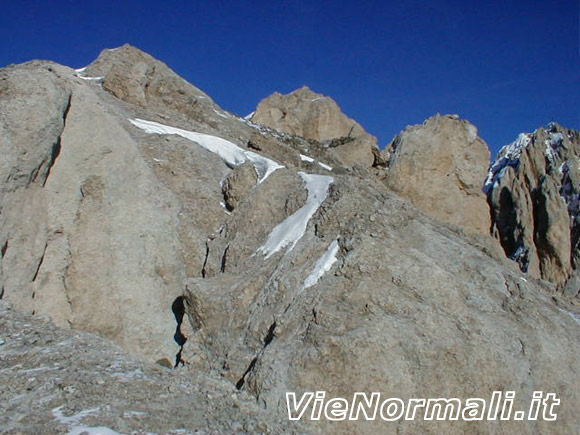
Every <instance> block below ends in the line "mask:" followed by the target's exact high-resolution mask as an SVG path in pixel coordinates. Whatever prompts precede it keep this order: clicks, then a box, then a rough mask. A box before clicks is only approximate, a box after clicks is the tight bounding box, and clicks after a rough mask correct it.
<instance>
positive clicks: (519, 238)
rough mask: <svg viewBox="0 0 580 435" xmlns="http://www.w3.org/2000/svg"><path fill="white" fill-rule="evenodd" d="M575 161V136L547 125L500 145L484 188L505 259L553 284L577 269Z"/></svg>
mask: <svg viewBox="0 0 580 435" xmlns="http://www.w3.org/2000/svg"><path fill="white" fill-rule="evenodd" d="M579 157H580V134H579V133H578V132H577V131H574V130H569V129H566V128H564V127H562V126H560V125H558V124H555V123H553V124H550V125H549V126H548V127H546V128H539V129H538V130H536V131H535V132H534V133H522V134H521V135H520V136H519V137H518V138H517V140H516V141H514V142H513V143H511V144H510V145H507V146H505V147H504V148H503V149H502V150H501V151H500V153H499V155H498V156H497V158H496V160H495V162H494V163H493V164H492V165H491V167H490V170H489V174H488V177H487V180H486V183H485V190H486V192H487V194H488V198H489V202H490V204H491V208H492V216H493V231H494V234H495V235H496V237H497V238H498V239H499V240H500V242H501V244H502V246H503V248H504V251H505V253H506V255H507V256H508V257H509V258H511V259H513V260H515V261H517V262H518V264H519V265H520V268H521V269H522V270H523V271H526V272H528V273H529V274H530V275H531V276H533V277H536V278H542V279H545V280H548V281H551V282H553V283H556V284H559V285H563V284H564V283H565V282H566V280H567V279H568V278H569V276H570V274H571V271H572V269H575V268H577V267H578V266H579V261H578V259H579V258H580V252H579V250H578V239H579V235H580V230H579V228H580V227H579V226H578V224H579V219H580V218H579V202H578V198H579V189H580V188H579V185H580V172H579V169H578V161H579Z"/></svg>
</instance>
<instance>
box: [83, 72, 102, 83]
mask: <svg viewBox="0 0 580 435" xmlns="http://www.w3.org/2000/svg"><path fill="white" fill-rule="evenodd" d="M77 77H78V78H79V79H83V80H89V81H92V82H102V81H103V80H105V78H104V77H86V76H83V75H81V74H77Z"/></svg>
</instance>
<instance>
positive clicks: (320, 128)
mask: <svg viewBox="0 0 580 435" xmlns="http://www.w3.org/2000/svg"><path fill="white" fill-rule="evenodd" d="M251 120H252V121H253V122H256V123H258V124H263V125H266V126H268V127H270V128H273V129H274V130H277V131H280V132H284V133H288V134H292V135H296V136H301V137H304V138H306V139H313V140H316V141H318V142H327V143H328V145H329V146H330V147H331V148H332V153H333V154H334V155H335V157H336V158H337V159H338V160H339V161H340V162H341V163H343V164H345V165H347V166H355V165H361V166H364V167H370V166H372V165H373V163H374V162H375V157H374V154H373V150H375V149H377V150H378V148H377V140H376V138H375V137H374V136H371V135H370V134H368V133H367V132H366V131H365V130H364V129H363V127H362V126H361V125H360V124H359V123H358V122H356V121H354V120H352V119H350V118H349V117H347V116H346V115H345V114H344V113H342V111H341V110H340V107H339V106H338V104H336V102H335V101H334V100H332V99H331V98H329V97H326V96H324V95H322V94H318V93H316V92H313V91H312V90H310V89H309V88H308V87H306V86H304V87H302V88H300V89H297V90H295V91H294V92H291V93H289V94H287V95H283V94H280V93H278V92H276V93H274V94H272V95H270V96H269V97H268V98H265V99H264V100H262V101H261V102H260V104H259V105H258V108H257V109H256V111H255V113H254V114H253V116H252V117H251ZM333 139H335V140H334V141H333Z"/></svg>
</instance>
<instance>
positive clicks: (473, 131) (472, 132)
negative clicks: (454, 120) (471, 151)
mask: <svg viewBox="0 0 580 435" xmlns="http://www.w3.org/2000/svg"><path fill="white" fill-rule="evenodd" d="M465 130H466V131H467V141H468V142H469V143H473V142H474V141H475V139H477V127H476V126H475V125H473V124H465Z"/></svg>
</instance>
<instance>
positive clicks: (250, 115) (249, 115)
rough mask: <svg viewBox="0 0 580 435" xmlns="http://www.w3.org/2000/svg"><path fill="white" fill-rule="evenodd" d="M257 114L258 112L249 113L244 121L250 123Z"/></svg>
mask: <svg viewBox="0 0 580 435" xmlns="http://www.w3.org/2000/svg"><path fill="white" fill-rule="evenodd" d="M255 114H256V111H255V110H254V111H253V112H252V113H248V114H247V115H246V116H244V119H245V120H246V121H249V120H250V119H252V117H253V116H254V115H255Z"/></svg>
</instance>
